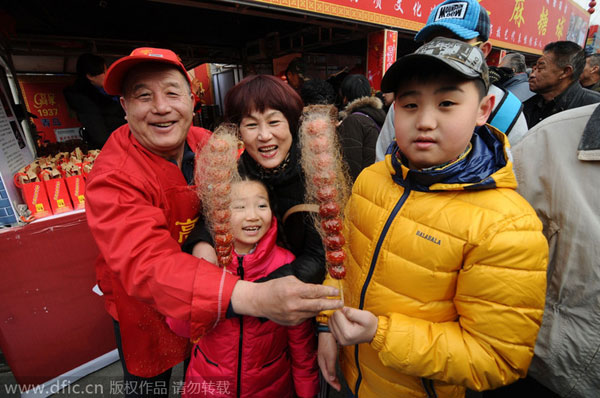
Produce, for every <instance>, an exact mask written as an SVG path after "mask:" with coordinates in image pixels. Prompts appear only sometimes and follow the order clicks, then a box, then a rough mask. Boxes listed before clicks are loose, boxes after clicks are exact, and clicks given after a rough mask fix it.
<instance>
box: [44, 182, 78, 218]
mask: <svg viewBox="0 0 600 398" xmlns="http://www.w3.org/2000/svg"><path fill="white" fill-rule="evenodd" d="M44 184H46V191H48V200H49V201H50V207H51V208H52V212H53V213H54V214H60V213H66V212H68V211H72V210H73V205H72V204H71V198H70V197H69V192H68V191H67V184H65V179H64V178H52V179H50V180H46V181H44Z"/></svg>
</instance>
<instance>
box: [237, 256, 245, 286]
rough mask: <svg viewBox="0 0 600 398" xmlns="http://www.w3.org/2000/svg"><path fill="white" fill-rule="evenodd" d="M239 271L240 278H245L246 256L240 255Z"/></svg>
mask: <svg viewBox="0 0 600 398" xmlns="http://www.w3.org/2000/svg"><path fill="white" fill-rule="evenodd" d="M237 273H238V275H239V276H240V279H242V280H243V279H244V256H239V257H238V267H237Z"/></svg>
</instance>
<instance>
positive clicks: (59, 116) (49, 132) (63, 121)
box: [18, 76, 81, 142]
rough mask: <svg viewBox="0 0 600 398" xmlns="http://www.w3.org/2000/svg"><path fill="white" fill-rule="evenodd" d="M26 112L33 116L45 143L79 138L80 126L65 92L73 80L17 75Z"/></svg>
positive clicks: (70, 78)
mask: <svg viewBox="0 0 600 398" xmlns="http://www.w3.org/2000/svg"><path fill="white" fill-rule="evenodd" d="M18 80H19V85H20V86H21V92H22V93H23V97H24V99H25V105H26V106H27V111H28V112H29V113H31V114H33V115H34V116H35V118H34V117H32V120H33V123H34V124H35V128H36V130H37V132H38V134H39V135H40V139H41V140H42V142H44V141H48V142H57V141H58V142H61V141H66V140H70V139H80V138H81V137H80V136H79V127H81V123H79V121H78V120H77V117H76V116H75V115H74V114H71V112H69V107H68V106H67V102H66V100H65V97H64V95H63V89H64V88H65V87H66V86H68V85H70V84H72V83H73V80H74V78H73V77H63V76H18Z"/></svg>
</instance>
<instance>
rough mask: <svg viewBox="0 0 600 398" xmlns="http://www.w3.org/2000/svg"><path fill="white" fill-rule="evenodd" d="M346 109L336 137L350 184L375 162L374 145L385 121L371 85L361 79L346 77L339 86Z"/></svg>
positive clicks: (356, 76) (381, 106) (355, 76)
mask: <svg viewBox="0 0 600 398" xmlns="http://www.w3.org/2000/svg"><path fill="white" fill-rule="evenodd" d="M340 92H341V96H342V98H343V101H344V105H345V108H344V110H343V111H342V112H340V118H341V119H342V123H341V124H340V126H339V127H338V133H339V137H340V142H341V145H342V150H343V153H344V160H345V161H346V164H347V165H348V169H349V174H350V177H351V178H352V181H354V180H356V177H358V175H359V174H360V172H361V171H362V170H363V169H364V168H365V167H367V166H370V165H371V164H373V163H374V162H375V144H376V143H377V137H379V131H380V130H381V126H383V122H384V121H385V115H386V113H385V111H383V109H382V108H383V104H382V102H381V100H380V99H379V98H377V97H373V96H371V85H370V84H369V81H368V80H367V78H366V77H365V76H363V75H348V76H346V78H345V79H344V80H343V81H342V85H341V86H340Z"/></svg>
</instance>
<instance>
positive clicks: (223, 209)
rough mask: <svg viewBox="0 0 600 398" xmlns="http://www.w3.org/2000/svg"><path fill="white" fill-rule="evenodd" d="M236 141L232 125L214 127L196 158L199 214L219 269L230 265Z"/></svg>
mask: <svg viewBox="0 0 600 398" xmlns="http://www.w3.org/2000/svg"><path fill="white" fill-rule="evenodd" d="M237 154H238V139H237V127H236V126H235V125H230V124H223V125H221V126H219V127H218V128H217V130H216V131H215V132H214V134H213V135H212V136H211V137H210V138H209V140H208V142H207V143H206V145H205V146H204V147H203V148H202V150H201V151H200V152H198V155H196V185H197V187H198V195H199V196H200V200H201V201H202V212H203V214H204V218H205V220H206V222H207V224H208V227H209V229H210V231H211V234H212V236H213V239H214V243H215V250H216V252H217V261H218V264H219V266H221V267H226V266H229V265H230V264H231V261H232V250H233V235H232V233H231V210H230V205H231V184H232V183H233V181H234V180H237V179H239V174H238V172H237Z"/></svg>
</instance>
